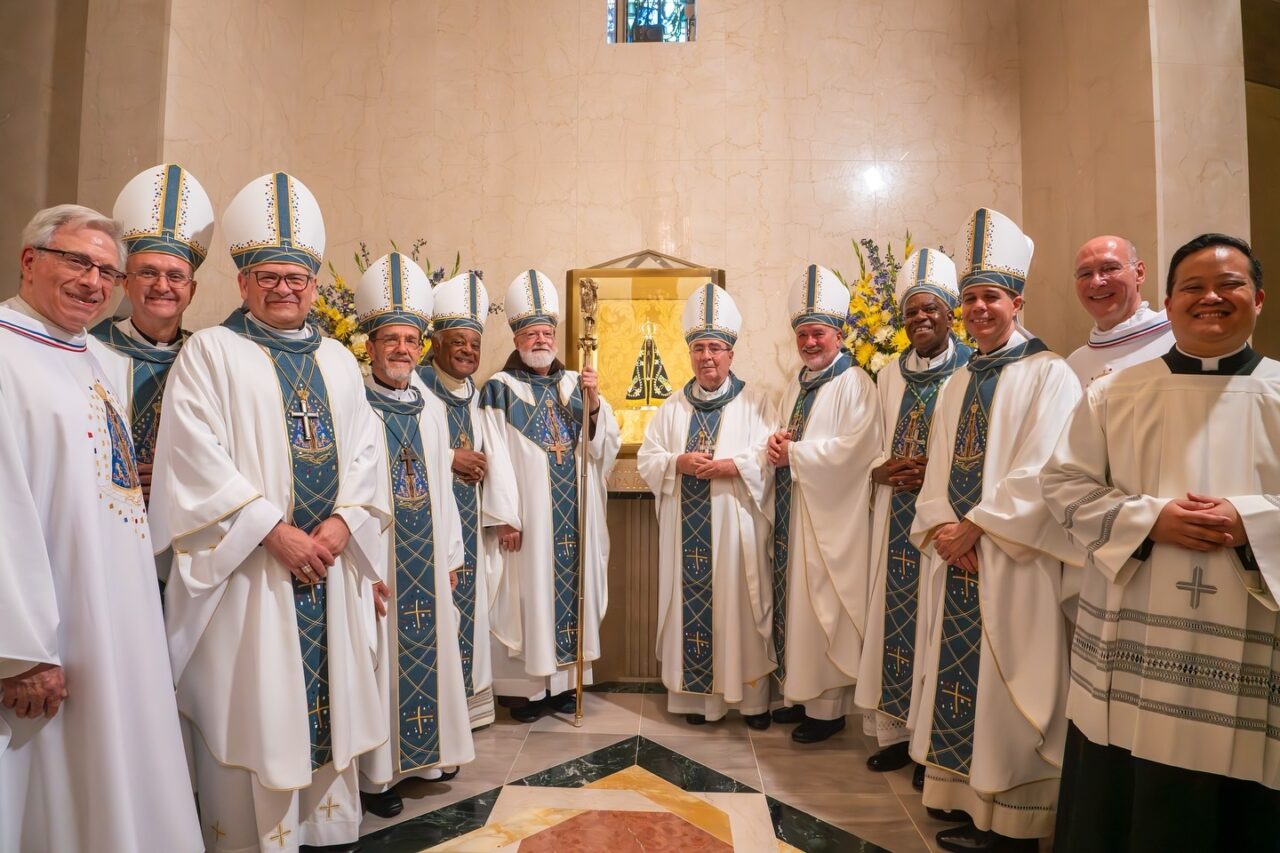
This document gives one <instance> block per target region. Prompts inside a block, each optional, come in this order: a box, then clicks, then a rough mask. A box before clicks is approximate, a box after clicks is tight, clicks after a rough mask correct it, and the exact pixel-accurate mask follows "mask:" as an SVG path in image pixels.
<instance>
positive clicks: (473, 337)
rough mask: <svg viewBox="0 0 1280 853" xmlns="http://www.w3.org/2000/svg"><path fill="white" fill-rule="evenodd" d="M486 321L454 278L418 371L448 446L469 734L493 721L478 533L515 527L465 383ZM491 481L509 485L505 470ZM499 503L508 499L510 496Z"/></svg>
mask: <svg viewBox="0 0 1280 853" xmlns="http://www.w3.org/2000/svg"><path fill="white" fill-rule="evenodd" d="M488 316H489V293H488V291H486V290H485V287H484V282H483V281H481V280H480V274H479V273H478V272H475V271H474V270H472V271H468V272H465V273H463V274H462V275H458V276H454V277H453V278H451V279H449V280H448V281H445V282H442V283H441V284H440V285H439V286H437V287H436V289H435V291H434V292H433V293H432V296H431V352H430V354H429V355H428V356H427V361H426V362H425V363H424V364H423V365H422V366H421V367H419V368H418V379H419V380H421V381H422V384H423V385H425V386H426V388H427V392H428V393H427V394H426V408H427V410H428V411H430V412H431V413H433V415H434V416H435V417H436V419H437V420H438V421H439V423H440V424H442V425H443V426H442V429H444V430H446V432H447V435H448V439H449V446H450V447H451V448H452V458H451V462H450V466H451V468H452V470H453V489H452V491H453V499H454V501H455V502H456V503H457V505H458V515H459V516H460V518H461V522H462V541H463V545H464V560H463V564H462V568H460V569H459V570H458V573H457V578H458V585H457V587H456V588H455V589H454V591H453V600H454V602H455V603H456V604H457V605H458V647H459V649H460V651H461V653H462V679H463V683H464V686H465V687H466V691H467V703H468V707H469V710H470V714H471V728H472V729H476V728H479V727H480V726H485V725H488V724H489V723H492V722H493V720H494V706H493V665H492V657H491V655H492V644H491V643H490V641H489V601H490V594H489V591H490V590H491V589H496V588H497V578H496V577H495V576H492V575H491V574H490V569H491V568H494V566H491V565H490V562H489V560H488V558H487V556H486V554H485V548H484V529H485V528H486V527H495V526H497V525H499V524H508V525H511V526H513V527H514V526H516V525H519V523H520V519H519V518H517V517H516V515H515V512H516V508H515V505H514V503H513V502H512V501H511V500H507V501H501V500H496V499H494V500H489V499H487V498H486V493H487V492H488V491H489V490H488V488H487V487H486V485H485V484H486V482H489V481H490V480H489V473H488V472H489V468H490V467H491V466H494V465H498V466H501V465H507V464H509V463H508V460H507V457H506V456H505V455H498V456H495V457H492V458H491V457H490V456H489V454H487V453H486V451H487V450H488V448H487V447H486V446H485V443H484V432H483V431H482V430H481V429H480V400H479V396H480V395H479V389H478V388H476V383H475V381H474V380H473V379H472V376H473V375H474V374H475V372H476V369H477V368H479V366H480V347H481V341H482V337H483V335H484V324H485V320H486V319H487V318H488ZM492 479H493V480H496V481H500V482H507V483H509V482H511V473H510V471H509V470H504V471H501V472H499V473H497V474H494V475H493V478H492ZM506 496H507V497H509V498H510V497H513V495H512V494H511V492H510V490H508V491H507V493H506Z"/></svg>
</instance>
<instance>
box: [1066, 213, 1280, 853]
mask: <svg viewBox="0 0 1280 853" xmlns="http://www.w3.org/2000/svg"><path fill="white" fill-rule="evenodd" d="M1169 283H1170V294H1169V297H1168V299H1167V301H1166V305H1167V307H1168V312H1169V318H1170V320H1171V321H1172V323H1173V329H1174V334H1175V336H1176V337H1177V346H1176V347H1174V348H1171V349H1170V350H1169V351H1168V352H1166V353H1165V354H1164V355H1163V356H1162V357H1160V358H1157V359H1154V360H1152V361H1148V362H1145V363H1143V364H1140V365H1137V366H1134V367H1130V368H1128V369H1126V370H1122V371H1119V372H1118V373H1116V374H1114V375H1112V376H1108V377H1106V378H1104V379H1101V380H1098V381H1097V382H1094V383H1093V384H1092V385H1091V386H1090V387H1089V390H1088V393H1087V395H1086V398H1085V400H1084V401H1083V403H1082V404H1081V405H1080V407H1079V408H1078V409H1077V410H1076V412H1075V414H1074V416H1073V417H1072V418H1071V420H1070V422H1069V424H1068V426H1067V429H1066V431H1065V432H1064V433H1063V435H1062V438H1061V440H1060V442H1059V443H1058V446H1057V449H1056V450H1055V451H1054V454H1053V456H1052V458H1051V459H1050V460H1049V462H1048V463H1047V464H1046V465H1045V468H1044V471H1043V472H1042V474H1041V482H1042V483H1043V486H1044V497H1045V502H1046V503H1047V504H1048V506H1049V508H1050V510H1051V511H1052V512H1053V515H1054V517H1055V518H1056V519H1057V520H1058V521H1059V522H1060V523H1061V524H1062V525H1063V526H1064V528H1065V529H1066V530H1067V531H1068V532H1069V533H1070V535H1071V536H1072V538H1073V539H1074V540H1075V541H1076V542H1077V543H1078V544H1079V545H1080V547H1081V548H1083V549H1084V550H1085V552H1086V553H1087V560H1086V562H1085V565H1084V580H1083V588H1082V590H1081V593H1080V607H1079V620H1078V623H1077V626H1076V630H1075V635H1074V639H1073V641H1072V649H1071V692H1070V696H1069V698H1068V702H1067V712H1068V715H1069V716H1070V718H1071V722H1072V728H1071V731H1070V733H1069V735H1068V738H1067V755H1066V764H1065V766H1064V768H1063V776H1062V800H1061V804H1060V806H1059V820H1058V827H1057V831H1056V833H1055V841H1054V849H1055V850H1065V851H1085V850H1088V851H1094V850H1115V851H1124V850H1179V851H1204V853H1208V851H1216V850H1275V849H1276V848H1277V846H1280V832H1278V830H1277V823H1276V820H1277V817H1280V699H1278V698H1277V697H1278V696H1280V693H1278V692H1277V691H1278V690H1280V612H1278V611H1280V604H1278V603H1277V601H1280V453H1278V451H1277V448H1280V364H1278V363H1277V362H1275V361H1273V360H1271V359H1269V358H1263V357H1262V356H1261V355H1259V354H1258V353H1256V352H1255V351H1254V350H1253V349H1252V348H1251V347H1249V345H1248V338H1249V335H1250V334H1251V332H1252V331H1253V328H1254V324H1255V323H1256V319H1257V315H1258V313H1259V311H1260V309H1261V306H1262V297H1263V291H1262V289H1261V287H1260V285H1261V272H1260V270H1259V269H1258V268H1257V267H1256V266H1254V262H1253V261H1252V252H1251V250H1250V249H1249V246H1248V244H1246V243H1243V241H1239V240H1236V239H1235V238H1230V237H1224V236H1223V235H1204V236H1202V237H1198V238H1196V239H1195V240H1192V241H1191V242H1190V243H1188V244H1187V245H1186V246H1184V247H1182V248H1181V249H1179V250H1178V252H1177V253H1175V255H1174V257H1173V260H1172V261H1171V262H1170V265H1169Z"/></svg>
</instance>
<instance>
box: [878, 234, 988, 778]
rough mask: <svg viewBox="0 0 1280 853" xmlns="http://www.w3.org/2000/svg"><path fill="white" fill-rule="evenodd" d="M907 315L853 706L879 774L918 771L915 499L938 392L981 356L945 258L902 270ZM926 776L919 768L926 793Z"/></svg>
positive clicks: (895, 366) (891, 385)
mask: <svg viewBox="0 0 1280 853" xmlns="http://www.w3.org/2000/svg"><path fill="white" fill-rule="evenodd" d="M897 297H898V310H899V312H900V313H901V316H902V320H903V324H904V326H905V327H906V330H907V336H908V337H909V338H910V339H911V346H910V347H908V349H907V350H906V352H904V353H902V354H901V355H900V356H899V357H898V358H897V359H895V360H894V361H891V362H889V363H888V364H886V365H885V366H884V368H883V369H882V370H881V371H880V373H879V374H878V375H877V376H876V391H877V394H878V395H879V398H880V417H881V427H882V429H883V434H884V447H883V449H882V452H881V455H880V459H879V460H878V464H876V465H875V467H873V468H872V469H871V481H872V482H873V483H875V492H876V494H875V505H874V516H873V521H872V525H871V543H872V544H871V547H872V550H871V553H872V555H873V556H874V558H875V569H874V571H873V574H872V581H871V602H870V610H869V616H868V617H867V629H866V642H865V643H864V644H863V647H862V666H861V669H860V671H859V674H858V686H857V688H856V690H855V693H854V698H855V700H856V701H857V703H858V705H859V706H860V707H862V708H867V709H869V710H870V712H871V713H869V714H868V715H867V717H866V718H865V721H866V723H867V728H868V729H869V731H868V732H867V733H868V734H874V736H875V737H876V739H877V741H878V742H879V744H880V746H881V750H880V751H879V752H877V753H876V754H875V755H872V756H871V757H870V758H868V759H867V766H868V767H870V768H871V769H872V770H875V771H878V772H885V771H890V770H897V769H899V768H901V767H906V766H907V765H908V764H910V763H911V756H910V754H909V752H908V742H909V741H910V739H911V733H910V732H909V731H908V730H907V716H908V712H909V710H910V708H911V688H912V686H913V684H914V673H915V652H916V638H917V636H918V633H919V630H920V625H921V619H920V614H919V613H918V608H917V605H918V603H919V593H920V576H921V562H922V561H921V559H920V552H919V551H918V550H916V548H915V546H914V545H912V544H911V539H910V534H911V523H912V521H913V520H914V519H915V511H916V495H917V494H918V493H919V491H920V486H921V484H922V483H923V482H924V472H925V465H926V463H927V462H928V456H927V452H928V446H929V425H930V423H931V421H932V420H933V411H934V407H935V406H936V404H937V402H938V392H939V391H940V390H941V388H942V384H943V383H944V382H945V381H946V380H947V377H949V376H950V375H951V374H952V373H954V372H955V371H956V370H958V369H960V368H962V367H964V366H965V365H966V364H967V363H968V362H969V355H970V353H971V352H972V351H971V350H970V349H969V347H967V346H965V345H964V344H963V343H960V342H959V341H957V340H956V339H955V336H954V335H953V334H952V333H951V317H952V312H953V311H954V310H955V309H956V307H957V306H958V305H959V304H960V293H959V291H958V290H957V288H956V265H955V264H954V263H953V262H952V260H951V259H950V258H948V257H947V256H946V255H944V254H943V253H942V252H939V251H938V250H937V249H920V250H918V251H916V253H915V254H913V255H912V256H911V257H910V258H908V259H907V260H906V262H905V263H904V264H903V265H902V270H901V271H900V272H899V273H898V282H897ZM923 775H924V768H923V767H922V766H917V776H919V777H920V780H921V785H923Z"/></svg>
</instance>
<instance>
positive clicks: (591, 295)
mask: <svg viewBox="0 0 1280 853" xmlns="http://www.w3.org/2000/svg"><path fill="white" fill-rule="evenodd" d="M578 288H579V290H578V294H579V296H580V297H581V299H580V301H581V303H582V336H581V337H579V338H578V351H579V354H580V355H581V357H582V359H581V364H582V368H583V369H584V370H585V369H586V368H588V367H591V368H593V369H594V368H595V362H596V348H597V343H598V342H597V340H596V283H595V282H594V281H592V280H591V279H589V278H584V279H582V281H581V282H579V283H578ZM579 381H581V380H579ZM590 441H591V406H590V404H589V401H588V398H587V394H586V391H585V389H584V391H583V394H582V432H581V433H580V435H579V439H578V446H579V447H581V448H583V451H582V455H581V457H580V458H579V463H578V464H579V467H578V657H577V661H576V669H577V671H576V677H575V681H576V690H575V692H576V704H575V705H574V709H573V724H574V726H578V727H580V726H581V725H582V680H583V675H584V672H585V670H586V658H585V655H584V653H583V646H582V636H583V631H582V622H583V617H584V615H585V613H584V610H585V608H586V595H585V593H586V589H585V586H586V572H585V571H584V566H585V565H586V563H585V560H586V554H587V501H586V494H587V453H588V452H589V448H587V446H586V445H587V444H588V443H589V442H590Z"/></svg>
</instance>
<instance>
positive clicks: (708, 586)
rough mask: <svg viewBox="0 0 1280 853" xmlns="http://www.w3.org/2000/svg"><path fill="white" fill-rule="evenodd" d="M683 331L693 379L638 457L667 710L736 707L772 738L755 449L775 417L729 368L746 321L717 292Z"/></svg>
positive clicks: (691, 716)
mask: <svg viewBox="0 0 1280 853" xmlns="http://www.w3.org/2000/svg"><path fill="white" fill-rule="evenodd" d="M682 325H683V326H684V330H685V333H684V336H685V341H686V342H688V344H689V360H690V362H691V363H692V367H693V374H694V375H693V378H692V379H690V380H689V382H688V384H687V385H685V387H684V390H683V391H682V392H681V393H680V394H678V395H675V396H672V397H670V398H669V399H668V400H667V401H666V402H665V403H663V404H662V407H661V408H660V409H659V410H658V413H657V414H656V415H655V416H654V418H653V420H652V421H651V422H650V423H649V426H648V428H646V429H645V431H644V444H643V445H642V446H641V448H640V453H639V454H638V456H637V459H636V462H637V464H638V466H639V469H640V475H641V476H642V477H644V480H645V482H646V483H647V484H648V485H649V488H650V489H651V490H652V491H653V494H654V497H655V498H656V499H657V510H658V524H659V525H660V533H659V537H658V545H659V556H658V561H659V562H658V590H659V591H658V647H657V653H658V660H660V661H661V662H662V681H663V683H664V684H665V685H666V687H667V709H668V710H669V711H671V712H672V713H675V714H684V715H685V719H686V721H687V722H689V723H690V724H691V725H702V724H704V723H706V722H707V721H708V720H719V719H721V718H723V717H724V716H725V714H726V713H728V711H729V710H730V709H734V710H737V711H738V713H740V714H741V715H742V717H743V719H744V720H745V721H746V724H747V725H748V726H750V727H751V728H753V729H767V728H768V727H769V681H770V679H769V677H768V676H769V673H771V672H773V669H774V666H775V664H774V661H773V654H772V652H773V649H772V643H771V642H770V639H771V628H772V624H773V622H772V618H771V605H772V601H771V599H770V596H769V590H770V585H769V521H770V516H771V515H772V512H771V510H772V505H771V502H770V494H769V492H770V490H769V486H770V483H769V477H768V473H769V466H767V465H763V464H761V463H762V460H761V459H760V453H759V447H760V445H762V444H763V443H764V442H765V440H767V439H768V437H769V434H770V432H771V427H772V413H771V412H770V411H769V409H770V407H769V406H767V405H766V404H765V401H764V398H763V397H762V396H760V395H759V394H757V393H755V392H754V391H748V390H746V383H744V382H743V381H742V380H741V379H739V378H738V377H737V376H736V375H734V373H733V372H732V371H731V370H730V366H731V365H732V364H733V345H734V344H735V343H736V342H737V340H738V328H739V327H740V326H741V325H742V315H741V314H740V313H738V306H737V305H735V304H734V301H733V298H732V297H731V296H729V294H728V292H727V291H725V289H724V288H722V287H716V286H715V285H714V284H707V285H704V286H702V287H700V288H698V290H697V292H695V293H694V294H693V295H692V296H690V297H689V300H688V302H686V303H685V309H684V318H683V324H682Z"/></svg>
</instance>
